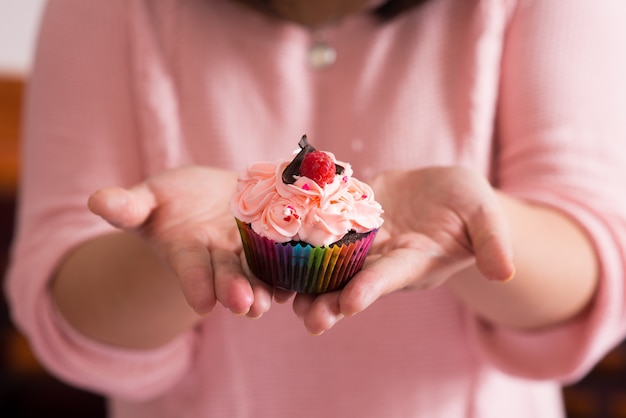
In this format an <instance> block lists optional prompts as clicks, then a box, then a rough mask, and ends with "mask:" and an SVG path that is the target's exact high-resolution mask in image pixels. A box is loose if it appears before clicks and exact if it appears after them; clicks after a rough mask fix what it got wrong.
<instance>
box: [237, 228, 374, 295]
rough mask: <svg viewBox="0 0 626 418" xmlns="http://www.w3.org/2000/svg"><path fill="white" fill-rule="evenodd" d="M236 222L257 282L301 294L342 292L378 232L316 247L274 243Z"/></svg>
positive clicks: (359, 266) (358, 267)
mask: <svg viewBox="0 0 626 418" xmlns="http://www.w3.org/2000/svg"><path fill="white" fill-rule="evenodd" d="M236 220H237V227H238V228H239V233H240V234H241V241H242V243H243V250H244V253H245V255H246V260H247V262H248V266H249V267H250V270H251V271H252V273H254V274H255V275H256V276H257V277H258V278H259V279H261V280H263V281H264V282H265V283H268V284H270V285H272V286H275V287H280V288H283V289H287V290H292V291H295V292H301V293H324V292H330V291H333V290H337V289H341V288H343V287H344V286H345V285H346V283H348V281H349V280H350V279H351V278H352V276H354V275H355V274H356V273H357V272H358V271H359V270H361V267H363V263H364V262H365V257H366V256H367V252H368V251H369V248H370V246H371V244H372V241H374V238H375V237H376V233H377V232H378V230H377V229H376V230H373V231H371V232H368V233H366V234H363V235H362V236H361V237H360V238H358V239H357V240H355V241H354V242H348V243H339V244H331V245H329V246H324V247H315V246H312V245H310V244H307V243H304V242H297V241H290V242H275V241H273V240H271V239H268V238H265V237H262V236H260V235H259V234H257V233H256V232H254V231H253V230H252V228H250V225H249V224H246V223H243V222H241V221H240V220H239V219H236Z"/></svg>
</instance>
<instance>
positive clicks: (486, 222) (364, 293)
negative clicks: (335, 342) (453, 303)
mask: <svg viewBox="0 0 626 418" xmlns="http://www.w3.org/2000/svg"><path fill="white" fill-rule="evenodd" d="M370 185H371V186H372V188H373V189H374V192H375V194H376V200H377V201H378V202H380V203H381V204H382V206H383V209H384V210H385V213H384V218H385V223H384V225H383V227H382V228H381V230H380V231H379V233H378V236H377V237H376V240H375V243H374V246H373V247H372V250H371V252H370V256H369V257H368V261H367V262H366V265H365V266H364V268H363V269H362V270H361V271H360V272H359V273H358V274H357V275H356V276H355V277H354V278H353V280H352V281H350V282H349V283H348V285H347V286H346V287H345V288H344V289H343V290H342V291H337V292H331V293H327V294H322V295H317V296H313V295H305V294H299V295H297V296H296V298H295V300H294V311H295V312H296V314H297V315H298V316H299V317H301V318H302V319H303V321H304V324H305V326H306V328H307V329H308V330H309V332H311V333H313V334H319V333H321V332H324V331H325V330H327V329H329V328H331V327H332V326H333V325H334V324H335V323H336V322H337V321H339V320H340V319H341V318H342V317H344V316H350V315H354V314H356V313H358V312H361V311H363V310H364V309H366V308H367V307H368V306H369V305H371V304H372V303H373V302H374V301H376V300H377V299H378V298H380V297H382V296H384V295H386V294H388V293H391V292H393V291H396V290H403V289H429V288H433V287H436V286H439V285H441V284H442V283H444V282H446V280H448V279H449V278H450V277H452V276H453V275H454V274H456V273H458V272H460V271H461V270H463V269H466V268H467V267H469V266H470V265H472V264H474V263H475V264H476V267H477V268H478V270H479V271H480V272H481V273H482V275H483V276H484V277H485V279H489V280H494V281H506V280H508V279H510V278H511V277H512V276H513V274H514V267H513V262H512V255H511V253H512V249H511V248H512V247H511V243H510V240H509V236H508V226H507V220H506V218H505V214H504V212H503V210H502V208H501V207H500V205H499V202H498V200H497V198H496V195H495V192H494V190H493V189H492V187H491V186H490V185H489V183H488V182H487V181H486V180H485V179H484V178H483V177H482V176H480V175H479V174H477V173H475V172H473V171H471V170H469V169H465V168H461V167H436V168H426V169H422V170H416V171H409V172H407V171H393V172H386V173H383V174H381V175H379V176H377V177H376V178H374V179H373V180H372V181H371V182H370Z"/></svg>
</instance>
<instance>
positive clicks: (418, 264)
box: [339, 249, 447, 316]
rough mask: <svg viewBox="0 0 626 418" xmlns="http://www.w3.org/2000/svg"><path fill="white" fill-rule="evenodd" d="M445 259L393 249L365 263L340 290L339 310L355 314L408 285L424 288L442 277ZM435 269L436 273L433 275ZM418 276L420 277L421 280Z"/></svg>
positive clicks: (434, 255)
mask: <svg viewBox="0 0 626 418" xmlns="http://www.w3.org/2000/svg"><path fill="white" fill-rule="evenodd" d="M444 265H445V260H444V259H443V258H442V257H439V256H437V255H436V254H424V255H420V254H418V253H416V252H415V251H413V250H410V249H395V250H392V251H390V252H389V253H387V255H385V256H381V257H379V258H378V259H376V260H375V261H373V262H371V263H369V264H366V265H365V266H364V267H363V269H362V270H361V271H360V272H359V273H357V275H356V276H354V277H353V278H352V280H351V281H350V282H348V284H347V285H346V287H345V289H344V290H343V291H342V292H341V297H340V299H339V305H340V312H341V313H342V314H343V315H345V316H351V315H355V314H357V313H359V312H362V311H363V310H365V309H367V307H369V306H370V305H371V304H372V303H374V301H376V300H377V299H379V298H380V297H382V296H384V295H386V294H389V293H391V292H393V291H395V290H400V289H404V288H406V287H408V286H409V285H411V286H412V287H416V288H422V289H427V288H430V287H433V286H435V285H436V284H437V283H438V282H439V280H442V279H440V278H443V277H445V274H447V271H445V270H447V269H445V268H443V267H442V266H444ZM436 271H438V272H439V274H434V272H436ZM420 279H421V280H420Z"/></svg>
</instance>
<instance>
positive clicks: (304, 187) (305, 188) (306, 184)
mask: <svg viewBox="0 0 626 418" xmlns="http://www.w3.org/2000/svg"><path fill="white" fill-rule="evenodd" d="M302 190H311V188H310V187H309V183H304V186H302Z"/></svg>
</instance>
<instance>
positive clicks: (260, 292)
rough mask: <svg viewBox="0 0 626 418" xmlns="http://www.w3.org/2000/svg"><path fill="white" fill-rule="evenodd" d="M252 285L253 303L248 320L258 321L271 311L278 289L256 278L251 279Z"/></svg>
mask: <svg viewBox="0 0 626 418" xmlns="http://www.w3.org/2000/svg"><path fill="white" fill-rule="evenodd" d="M250 284H251V285H252V293H253V302H252V305H251V306H250V310H249V311H248V313H247V314H246V315H247V316H248V318H253V319H257V318H260V317H261V316H262V315H263V314H264V313H266V312H267V311H269V310H270V308H271V306H272V297H273V294H274V291H275V290H276V289H273V288H272V286H270V285H268V284H267V283H265V282H264V281H262V280H260V279H258V278H256V277H255V276H252V277H250Z"/></svg>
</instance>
